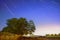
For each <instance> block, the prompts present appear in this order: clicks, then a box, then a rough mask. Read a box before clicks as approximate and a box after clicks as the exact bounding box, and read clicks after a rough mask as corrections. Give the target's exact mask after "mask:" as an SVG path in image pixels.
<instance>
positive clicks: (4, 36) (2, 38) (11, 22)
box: [0, 18, 60, 40]
mask: <svg viewBox="0 0 60 40" xmlns="http://www.w3.org/2000/svg"><path fill="white" fill-rule="evenodd" d="M6 24H7V26H6V27H4V28H3V30H2V31H0V40H60V33H59V34H46V36H37V37H35V36H34V37H31V36H30V37H26V36H23V35H27V34H30V35H31V34H32V33H33V32H34V31H35V25H34V22H33V21H32V20H29V21H27V19H26V18H19V19H17V18H11V19H8V20H7V23H6ZM32 35H33V34H32Z"/></svg>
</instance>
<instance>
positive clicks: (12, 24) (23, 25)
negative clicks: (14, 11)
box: [2, 18, 35, 35]
mask: <svg viewBox="0 0 60 40" xmlns="http://www.w3.org/2000/svg"><path fill="white" fill-rule="evenodd" d="M6 24H7V26H6V27H4V28H3V30H2V32H10V33H14V34H18V35H27V34H32V33H33V32H34V31H35V24H34V22H33V21H32V20H29V21H27V19H26V18H19V19H17V18H11V19H8V20H7V23H6Z"/></svg>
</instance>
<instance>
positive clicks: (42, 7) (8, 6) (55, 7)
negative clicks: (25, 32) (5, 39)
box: [0, 0, 60, 35]
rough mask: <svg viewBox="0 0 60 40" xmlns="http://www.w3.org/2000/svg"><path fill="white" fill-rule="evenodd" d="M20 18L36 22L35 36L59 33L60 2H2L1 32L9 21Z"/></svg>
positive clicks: (31, 0)
mask: <svg viewBox="0 0 60 40" xmlns="http://www.w3.org/2000/svg"><path fill="white" fill-rule="evenodd" d="M20 17H25V18H27V20H33V21H34V23H35V25H36V31H35V33H34V34H37V35H44V34H46V33H59V31H60V0H0V30H2V28H3V27H4V26H5V25H6V20H7V19H10V18H20Z"/></svg>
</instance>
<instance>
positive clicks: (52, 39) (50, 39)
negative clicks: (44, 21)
mask: <svg viewBox="0 0 60 40" xmlns="http://www.w3.org/2000/svg"><path fill="white" fill-rule="evenodd" d="M17 40H60V37H44V36H40V37H19V38H18V39H17Z"/></svg>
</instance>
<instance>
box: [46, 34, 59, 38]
mask: <svg viewBox="0 0 60 40" xmlns="http://www.w3.org/2000/svg"><path fill="white" fill-rule="evenodd" d="M46 37H60V33H59V34H46Z"/></svg>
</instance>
